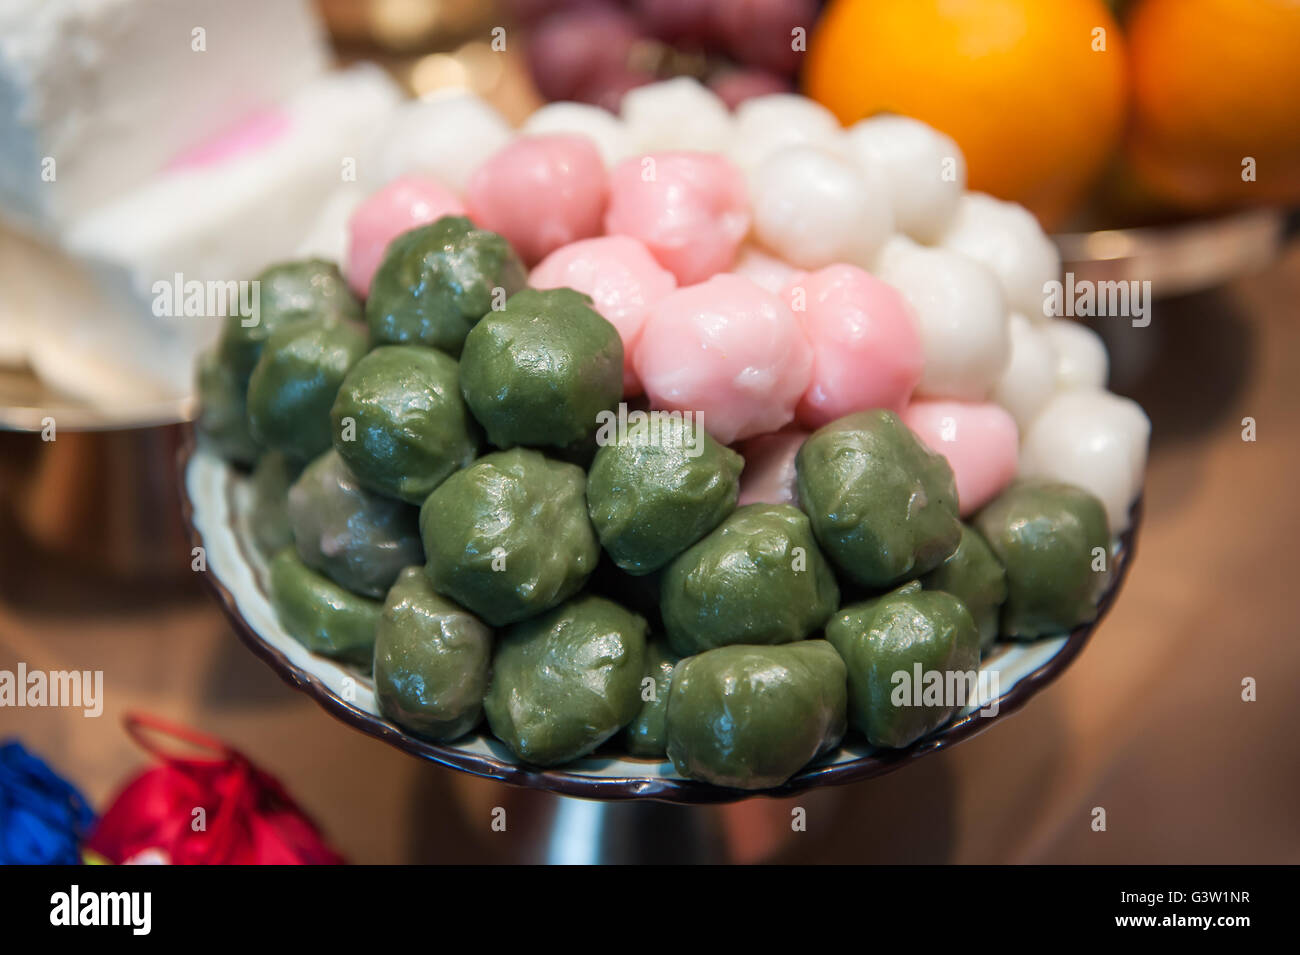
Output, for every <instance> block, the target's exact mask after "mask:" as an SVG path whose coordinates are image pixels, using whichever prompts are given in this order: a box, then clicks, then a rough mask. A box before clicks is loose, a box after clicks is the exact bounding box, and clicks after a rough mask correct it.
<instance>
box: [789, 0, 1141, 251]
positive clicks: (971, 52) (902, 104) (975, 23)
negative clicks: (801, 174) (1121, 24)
mask: <svg viewBox="0 0 1300 955" xmlns="http://www.w3.org/2000/svg"><path fill="white" fill-rule="evenodd" d="M1098 31H1104V33H1103V32H1098ZM1123 43H1124V40H1123V37H1122V36H1121V35H1120V31H1119V28H1118V27H1117V26H1116V24H1115V20H1114V18H1113V17H1112V16H1111V13H1110V10H1109V9H1108V8H1107V7H1106V5H1105V4H1104V3H1103V2H1102V0H833V2H832V3H831V4H830V5H829V6H828V7H827V9H826V11H825V13H824V14H823V16H822V19H821V20H820V22H819V23H818V25H817V27H816V28H815V29H814V31H813V34H812V36H811V37H810V39H809V42H808V53H807V57H806V61H805V70H804V75H803V85H804V89H805V91H806V92H807V93H808V95H810V96H811V97H813V98H814V99H816V100H819V101H820V102H822V103H823V104H824V105H826V106H827V107H828V108H829V109H830V110H831V111H832V112H833V113H835V115H836V116H838V117H839V119H840V121H841V122H842V123H845V124H848V123H853V122H856V121H857V120H859V119H862V118H863V117H865V116H870V115H872V114H874V113H878V112H882V111H887V112H893V113H900V114H904V115H907V116H914V117H916V118H917V119H920V120H923V121H924V122H927V123H929V124H930V125H931V126H934V127H935V128H936V129H939V130H941V131H942V132H945V133H947V134H948V135H949V136H952V137H953V139H955V140H956V141H957V142H958V144H959V145H960V146H961V148H962V151H963V152H964V153H965V154H966V162H967V166H968V169H969V173H968V174H969V181H970V188H972V189H977V190H980V191H982V192H989V193H992V194H993V195H995V196H1000V197H1001V198H1003V199H1012V200H1015V201H1016V202H1020V203H1023V204H1024V205H1026V206H1028V207H1029V209H1030V210H1031V211H1033V212H1035V213H1036V214H1037V215H1038V217H1039V218H1040V219H1041V220H1042V221H1043V222H1044V224H1045V225H1048V226H1051V225H1054V224H1059V223H1060V221H1061V220H1062V219H1063V218H1064V217H1065V216H1066V215H1067V214H1068V213H1069V211H1070V210H1071V209H1072V208H1073V207H1074V205H1075V204H1076V203H1077V202H1078V200H1079V199H1080V198H1081V197H1082V195H1083V194H1084V192H1086V191H1087V189H1088V187H1089V185H1091V183H1092V182H1093V180H1094V179H1095V178H1096V176H1097V175H1098V173H1099V172H1100V171H1101V169H1102V167H1103V166H1104V165H1105V163H1106V161H1107V159H1108V158H1109V156H1110V155H1111V153H1112V151H1113V150H1114V149H1115V147H1116V146H1117V145H1118V139H1119V137H1120V135H1121V132H1122V128H1123V122H1124V109H1125V102H1124V97H1125V66H1124V49H1123Z"/></svg>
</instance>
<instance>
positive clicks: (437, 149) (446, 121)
mask: <svg viewBox="0 0 1300 955" xmlns="http://www.w3.org/2000/svg"><path fill="white" fill-rule="evenodd" d="M513 138H514V130H512V129H511V128H510V124H509V123H507V122H506V121H505V118H504V117H502V115H501V114H500V113H498V112H497V111H496V110H495V109H493V108H492V107H491V106H489V105H488V104H487V103H485V102H484V101H483V100H481V99H480V98H479V97H477V96H475V95H474V94H472V93H468V92H465V91H464V90H455V91H449V92H447V93H445V94H443V95H437V96H434V97H433V98H431V99H427V100H415V101H412V102H410V103H404V104H403V105H402V106H401V107H399V108H398V109H397V110H396V112H395V113H394V114H393V116H392V117H391V118H390V119H389V121H388V122H387V123H386V124H385V126H384V128H383V129H381V130H380V131H379V133H378V134H377V135H376V136H375V138H374V141H373V143H372V144H371V149H370V151H369V153H368V154H366V155H363V156H362V157H361V160H360V166H361V168H360V170H359V174H360V175H359V178H360V179H361V180H362V182H363V183H364V184H365V185H366V186H367V192H373V191H375V190H376V189H379V188H381V187H383V186H386V185H388V183H390V182H392V181H393V180H394V179H396V178H398V177H399V176H406V175H419V176H431V177H433V178H434V179H437V180H438V181H439V182H441V183H442V184H443V185H444V186H446V187H447V188H449V189H452V190H454V191H455V192H463V191H464V190H465V184H466V183H467V182H469V177H470V175H471V174H472V173H473V172H474V171H475V170H476V169H478V167H479V166H481V165H483V163H484V161H485V160H487V158H488V157H489V156H491V155H492V154H493V153H495V152H496V151H497V150H499V149H500V148H501V147H502V146H504V145H505V144H506V143H508V142H510V140H511V139H513Z"/></svg>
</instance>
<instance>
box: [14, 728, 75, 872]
mask: <svg viewBox="0 0 1300 955" xmlns="http://www.w3.org/2000/svg"><path fill="white" fill-rule="evenodd" d="M94 822H95V813H94V811H93V810H91V808H90V806H89V805H88V804H87V803H86V800H85V799H84V798H82V795H81V793H79V792H78V791H77V790H76V789H75V788H74V787H73V786H72V785H71V784H70V783H68V782H67V781H66V780H64V779H63V778H61V777H60V776H58V775H56V774H55V773H54V771H53V770H51V769H50V767H48V766H46V765H45V764H44V763H43V762H41V761H40V760H39V759H37V758H36V757H35V756H33V755H32V754H31V753H29V752H27V750H25V749H23V747H22V746H20V745H19V744H18V742H17V741H16V740H10V741H8V742H6V743H4V744H3V745H0V865H76V864H78V863H79V862H80V861H81V850H80V842H81V840H82V839H83V838H84V837H85V835H86V834H87V833H88V832H89V831H90V827H91V825H93V824H94Z"/></svg>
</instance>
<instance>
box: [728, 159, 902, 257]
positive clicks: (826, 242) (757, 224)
mask: <svg viewBox="0 0 1300 955" xmlns="http://www.w3.org/2000/svg"><path fill="white" fill-rule="evenodd" d="M750 204H751V205H752V207H753V213H754V234H755V235H756V236H757V238H758V241H759V243H760V244H761V245H763V246H764V247H765V248H766V249H767V250H768V251H770V252H773V253H775V254H776V255H777V256H778V257H780V258H782V259H784V260H785V261H787V262H789V263H790V264H791V265H795V266H798V267H799V268H803V269H820V268H824V267H825V266H828V265H836V264H845V265H857V266H861V267H863V268H869V267H870V265H871V263H872V262H874V261H875V258H876V255H877V254H878V253H879V251H880V249H881V247H882V246H883V245H884V242H885V240H886V239H887V238H889V234H890V232H892V231H893V215H892V214H891V212H890V211H889V197H888V195H887V193H886V190H885V188H884V187H883V184H882V183H881V182H880V180H879V179H875V180H873V179H872V178H871V177H869V176H868V175H867V174H866V173H865V172H864V171H863V170H862V169H860V168H858V166H857V165H855V164H854V163H852V162H850V161H849V160H847V159H842V158H840V157H839V156H835V155H833V154H831V153H828V152H826V151H825V150H821V149H817V148H815V147H813V146H787V147H785V148H784V149H781V150H778V151H777V152H775V153H773V154H772V155H771V156H769V157H768V158H767V159H765V160H764V161H763V162H762V163H761V164H760V165H759V167H758V169H757V170H756V171H755V173H754V177H753V179H752V181H751V184H750Z"/></svg>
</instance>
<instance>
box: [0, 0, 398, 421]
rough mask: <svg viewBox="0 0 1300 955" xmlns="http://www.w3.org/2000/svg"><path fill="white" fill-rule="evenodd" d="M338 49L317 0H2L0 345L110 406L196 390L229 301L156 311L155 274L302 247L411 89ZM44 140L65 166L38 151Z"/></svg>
mask: <svg viewBox="0 0 1300 955" xmlns="http://www.w3.org/2000/svg"><path fill="white" fill-rule="evenodd" d="M19 10H22V11H24V12H25V13H26V14H27V15H26V16H20V15H19V13H18V11H19ZM9 26H12V29H6V27H9ZM198 28H202V29H204V30H205V31H206V33H205V34H204V42H205V45H206V51H205V52H197V51H195V50H193V49H192V48H191V43H192V37H193V36H194V34H193V32H192V31H194V30H195V29H198ZM69 44H71V45H70V46H69ZM57 49H62V50H63V61H64V66H63V67H62V68H60V67H59V65H58V62H57V61H58V59H59V58H58V56H56V55H55V54H54V52H53V51H54V50H57ZM69 50H72V51H77V52H78V53H79V55H75V56H69V55H68V51H69ZM326 59H327V57H326V51H325V49H324V46H323V43H322V41H321V34H320V30H319V28H318V25H317V23H316V21H315V20H314V18H313V16H312V14H311V11H310V8H309V5H308V4H306V3H304V2H302V0H226V2H223V3H220V4H216V3H211V2H195V0H47V2H39V3H29V2H26V0H23V2H20V3H18V4H17V7H16V8H15V7H14V6H13V5H10V6H7V7H5V8H4V9H3V12H0V363H9V364H13V363H16V362H18V361H24V360H25V361H26V362H27V363H29V364H30V365H31V366H32V368H33V369H34V370H35V371H36V372H37V374H38V375H39V376H40V378H41V379H42V380H43V381H44V382H45V383H46V384H48V385H51V386H53V387H55V388H58V389H60V390H62V391H65V392H68V393H70V394H73V395H75V396H78V397H80V398H83V399H85V400H87V401H90V402H93V403H96V404H99V405H105V406H107V405H112V406H121V405H130V404H139V403H147V402H152V401H157V400H165V399H170V398H177V397H183V396H185V395H188V394H189V393H190V391H191V389H192V379H193V370H192V369H193V364H194V357H195V355H196V354H197V351H198V350H199V349H200V348H201V347H202V346H203V345H205V344H206V343H207V342H209V341H211V340H212V338H213V337H214V336H215V335H216V334H217V331H218V330H219V326H220V323H221V316H219V315H205V316H202V317H195V316H191V317H183V316H173V315H158V314H155V311H156V310H155V309H154V307H153V305H154V300H155V298H156V294H155V293H156V288H155V283H158V282H165V283H172V284H175V281H176V278H177V276H181V277H182V278H183V281H185V282H190V281H198V282H230V281H235V282H238V281H241V280H247V279H251V278H252V277H253V276H254V275H255V274H256V273H257V272H258V271H260V270H261V269H262V268H263V267H265V266H266V265H268V264H270V263H271V262H273V261H277V260H281V259H286V258H290V257H293V256H294V255H295V254H296V252H297V250H298V249H299V247H300V246H301V245H302V244H303V242H304V240H305V239H306V238H307V237H308V235H309V232H310V231H311V229H312V226H313V224H314V223H315V222H316V220H317V218H318V217H319V213H320V209H321V207H322V206H324V205H325V204H326V203H327V202H328V200H329V199H330V197H331V196H332V195H334V194H336V193H338V192H339V191H340V190H343V189H346V180H347V179H348V178H349V177H350V176H351V175H352V174H353V172H354V170H355V165H356V157H357V156H358V154H359V153H360V152H361V150H362V149H364V148H365V146H366V143H367V141H368V140H370V139H371V138H372V137H373V131H374V129H375V127H376V124H378V123H381V122H382V121H383V120H384V118H385V117H386V116H387V115H388V114H389V113H391V112H392V110H393V109H394V108H395V106H396V104H397V103H398V102H399V100H400V98H401V97H400V93H399V91H398V89H397V87H396V86H395V84H394V83H393V82H392V81H391V80H390V79H389V78H388V77H387V75H386V74H384V73H383V72H382V71H381V70H379V69H378V68H377V67H373V66H359V67H355V68H353V69H350V70H347V71H343V72H337V73H329V72H325V70H324V66H325V63H326ZM46 154H54V155H55V156H56V159H55V168H56V170H57V173H56V177H55V180H54V181H53V182H43V181H42V180H41V178H40V163H39V161H38V162H37V163H36V166H35V167H32V157H33V156H38V155H46ZM33 168H34V169H35V173H36V178H35V179H33V178H32V170H33Z"/></svg>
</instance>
